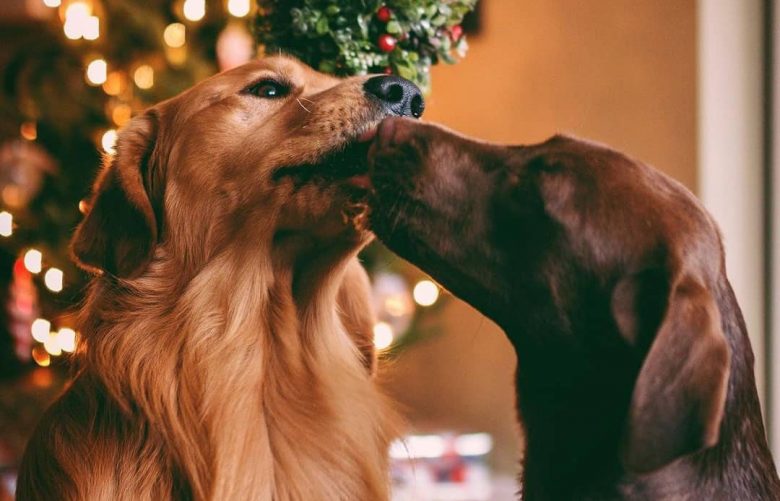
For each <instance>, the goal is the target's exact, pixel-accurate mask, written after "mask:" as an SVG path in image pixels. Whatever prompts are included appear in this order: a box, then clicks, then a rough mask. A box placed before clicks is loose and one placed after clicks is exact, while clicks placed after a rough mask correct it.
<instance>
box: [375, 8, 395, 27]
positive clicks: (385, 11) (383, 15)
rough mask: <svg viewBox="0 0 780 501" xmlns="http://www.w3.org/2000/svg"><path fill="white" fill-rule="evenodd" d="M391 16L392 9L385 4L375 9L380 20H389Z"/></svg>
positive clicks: (384, 21)
mask: <svg viewBox="0 0 780 501" xmlns="http://www.w3.org/2000/svg"><path fill="white" fill-rule="evenodd" d="M392 17H393V11H392V10H390V8H389V7H388V6H387V5H383V6H381V7H379V10H377V11H376V18H377V19H379V20H380V21H382V22H383V23H386V22H388V21H390V18H392Z"/></svg>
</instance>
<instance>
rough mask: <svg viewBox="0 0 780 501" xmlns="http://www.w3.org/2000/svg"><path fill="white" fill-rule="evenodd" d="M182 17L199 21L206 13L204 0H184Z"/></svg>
mask: <svg viewBox="0 0 780 501" xmlns="http://www.w3.org/2000/svg"><path fill="white" fill-rule="evenodd" d="M183 9H184V17H185V18H187V19H188V20H189V21H200V20H201V19H203V16H205V15H206V2H205V0H184V6H183Z"/></svg>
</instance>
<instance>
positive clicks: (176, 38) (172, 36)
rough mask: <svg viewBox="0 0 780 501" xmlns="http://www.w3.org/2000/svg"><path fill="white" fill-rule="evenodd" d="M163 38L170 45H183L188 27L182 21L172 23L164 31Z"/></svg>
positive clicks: (175, 46)
mask: <svg viewBox="0 0 780 501" xmlns="http://www.w3.org/2000/svg"><path fill="white" fill-rule="evenodd" d="M163 40H164V41H165V43H166V45H168V47H173V48H177V47H183V46H184V43H185V42H186V41H187V28H186V27H185V26H184V25H183V24H181V23H171V24H169V25H168V26H166V27H165V31H163ZM150 69H151V68H150Z"/></svg>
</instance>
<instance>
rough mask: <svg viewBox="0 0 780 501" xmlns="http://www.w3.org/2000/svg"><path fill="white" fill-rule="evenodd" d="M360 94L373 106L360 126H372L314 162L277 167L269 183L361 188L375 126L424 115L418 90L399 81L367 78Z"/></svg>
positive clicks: (393, 77)
mask: <svg viewBox="0 0 780 501" xmlns="http://www.w3.org/2000/svg"><path fill="white" fill-rule="evenodd" d="M363 91H364V93H365V95H366V97H367V98H368V99H369V101H370V102H371V103H372V104H374V105H375V106H373V107H372V108H373V109H374V112H373V113H370V114H371V115H373V116H368V117H364V122H366V123H368V124H372V125H369V126H368V127H367V128H366V130H363V131H361V132H360V133H359V134H357V135H356V136H355V137H354V138H352V139H351V140H348V141H346V142H345V143H343V144H340V145H337V146H336V147H335V148H334V149H333V150H332V151H330V152H329V153H326V154H325V155H323V156H322V158H320V159H318V160H317V161H315V162H307V163H302V164H296V165H287V166H281V167H279V168H278V169H276V170H275V171H274V173H273V179H274V180H276V181H278V180H280V179H283V178H287V177H291V178H293V179H294V180H295V181H296V184H299V185H300V184H306V183H308V182H311V181H313V180H315V179H322V180H325V181H335V180H344V179H349V184H351V185H352V186H355V187H358V188H363V187H364V183H363V175H365V174H367V170H368V166H367V163H366V158H367V156H368V149H369V146H370V144H371V140H372V139H373V138H374V136H375V135H376V132H377V125H376V123H377V122H378V121H379V120H381V119H383V118H385V117H388V116H399V117H413V118H420V117H421V116H422V114H423V112H424V111H425V100H424V98H423V96H422V92H421V91H420V89H419V87H417V85H415V84H414V83H412V82H410V81H409V80H406V79H404V78H401V77H397V76H385V75H380V76H375V77H371V78H369V79H368V80H366V82H365V83H364V84H363Z"/></svg>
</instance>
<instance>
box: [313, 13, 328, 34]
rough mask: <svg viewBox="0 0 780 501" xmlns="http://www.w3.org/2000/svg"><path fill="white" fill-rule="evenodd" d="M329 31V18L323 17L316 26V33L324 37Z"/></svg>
mask: <svg viewBox="0 0 780 501" xmlns="http://www.w3.org/2000/svg"><path fill="white" fill-rule="evenodd" d="M328 29H329V27H328V18H327V17H321V18H320V19H319V20H318V21H317V24H316V25H315V31H316V32H317V34H318V35H324V34H325V33H327V32H328Z"/></svg>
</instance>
